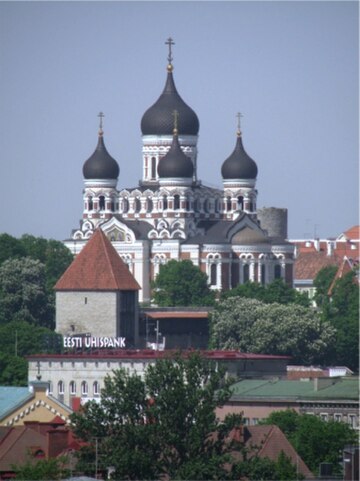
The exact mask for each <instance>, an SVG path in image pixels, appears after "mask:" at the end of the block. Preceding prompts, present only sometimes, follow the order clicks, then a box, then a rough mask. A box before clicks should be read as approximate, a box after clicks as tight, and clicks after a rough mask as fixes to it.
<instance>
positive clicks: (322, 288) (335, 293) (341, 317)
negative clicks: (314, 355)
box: [314, 266, 359, 371]
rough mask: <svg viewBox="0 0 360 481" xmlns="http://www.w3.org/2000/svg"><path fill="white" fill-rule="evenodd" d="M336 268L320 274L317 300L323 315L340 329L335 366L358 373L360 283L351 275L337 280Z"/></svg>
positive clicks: (338, 330) (316, 279) (333, 356)
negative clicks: (335, 278) (344, 367)
mask: <svg viewBox="0 0 360 481" xmlns="http://www.w3.org/2000/svg"><path fill="white" fill-rule="evenodd" d="M336 271H337V268H336V266H328V267H326V268H324V269H321V271H319V273H318V275H317V276H316V278H315V280H314V285H315V287H316V288H317V291H316V295H315V300H316V303H317V305H318V306H319V308H320V312H321V316H322V318H323V319H324V320H325V321H326V322H329V323H330V324H331V325H332V326H333V327H334V328H335V329H336V344H335V346H334V350H333V353H332V355H331V358H330V362H331V363H332V364H340V365H345V366H348V367H349V368H351V369H353V370H356V371H357V370H358V366H359V284H358V282H357V281H356V273H355V272H349V273H347V274H345V275H344V276H343V277H341V278H339V279H337V280H336V282H335V284H334V286H333V287H332V292H331V297H330V295H329V288H330V286H331V284H332V282H333V280H334V276H335V274H336Z"/></svg>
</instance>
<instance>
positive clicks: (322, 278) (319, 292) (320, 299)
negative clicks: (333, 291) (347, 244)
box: [313, 265, 338, 308]
mask: <svg viewBox="0 0 360 481" xmlns="http://www.w3.org/2000/svg"><path fill="white" fill-rule="evenodd" d="M337 269H338V268H337V266H335V265H334V266H333V265H331V266H326V267H323V268H322V269H320V270H319V272H318V273H317V274H316V277H315V279H314V282H313V285H314V287H315V288H316V292H315V295H314V301H315V302H316V305H317V306H318V307H320V308H323V307H324V306H326V305H327V304H328V303H329V296H328V292H329V289H330V286H331V283H332V281H333V280H334V277H335V274H336V272H337Z"/></svg>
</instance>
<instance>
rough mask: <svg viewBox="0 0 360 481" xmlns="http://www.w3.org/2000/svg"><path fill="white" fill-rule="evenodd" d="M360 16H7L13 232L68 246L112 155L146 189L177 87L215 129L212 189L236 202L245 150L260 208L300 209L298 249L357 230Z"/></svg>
mask: <svg viewBox="0 0 360 481" xmlns="http://www.w3.org/2000/svg"><path fill="white" fill-rule="evenodd" d="M358 29H359V19H358V3H357V2H351V1H339V2H336V1H320V2H292V1H287V2H285V1H281V2H270V1H269V2H268V1H265V2H253V1H252V2H246V1H232V2H225V1H221V2H215V1H214V2H190V1H189V2H185V1H182V2H153V1H146V2H134V1H132V2H121V1H119V2H0V72H1V73H0V112H1V114H0V131H1V135H0V152H1V159H0V192H1V199H2V208H1V209H0V232H7V233H9V234H11V235H14V236H16V237H18V236H21V235H22V234H24V233H29V234H33V235H35V236H43V237H46V238H54V239H58V240H62V239H65V238H68V237H69V236H70V233H71V230H72V229H74V228H77V227H78V226H79V219H80V217H81V215H82V202H83V201H82V189H83V177H82V166H83V163H84V161H85V160H86V159H87V158H88V157H89V156H90V155H91V154H92V152H93V151H94V149H95V146H96V143H97V131H98V120H99V119H98V117H97V114H98V112H99V111H101V110H102V111H103V112H104V113H105V118H104V132H105V134H104V135H105V143H106V146H107V148H108V150H109V152H110V154H111V155H112V156H113V157H114V158H115V159H116V160H117V161H118V163H119V165H120V178H119V182H118V187H133V186H135V185H137V183H138V180H139V179H140V178H141V176H142V155H141V131H140V121H141V117H142V115H143V113H144V112H145V110H146V109H147V108H148V107H150V105H152V104H153V103H154V102H155V101H156V100H157V98H158V96H159V95H160V93H161V91H162V89H163V87H164V83H165V78H166V64H167V60H166V59H167V53H168V52H167V47H166V45H165V41H166V39H167V38H168V37H169V36H171V37H173V39H174V41H175V46H174V47H173V57H174V60H173V64H174V78H175V83H176V86H177V89H178V91H179V93H180V95H181V96H182V98H183V99H184V101H185V102H186V103H187V104H188V105H190V106H191V107H192V108H193V109H194V110H195V112H196V113H197V115H198V117H199V120H200V136H199V142H198V148H199V154H198V175H199V178H200V179H201V180H202V181H203V183H205V184H209V185H212V186H221V185H222V179H221V173H220V169H221V164H222V162H223V161H224V160H225V159H226V158H227V157H228V156H229V155H230V154H231V152H232V150H233V148H234V146H235V133H236V117H235V116H236V113H237V112H238V111H240V112H242V114H243V118H242V131H243V142H244V146H245V149H246V151H247V153H248V154H249V155H250V156H251V157H252V158H253V159H254V160H255V161H256V162H257V165H258V170H259V173H258V180H257V189H258V207H264V206H266V207H286V208H288V217H289V238H293V239H294V238H303V237H312V236H314V235H316V236H320V237H336V236H338V235H339V234H340V233H341V232H343V231H344V230H346V229H348V228H349V227H351V226H353V225H355V224H357V223H358V219H359V212H358V205H359V202H358V187H359V186H358V183H359V171H358V165H359V164H358V160H359V151H358V147H359V145H358V137H359V112H358V110H359V98H358V95H359V78H358V73H359V65H358V58H359V51H358V50H359V37H358Z"/></svg>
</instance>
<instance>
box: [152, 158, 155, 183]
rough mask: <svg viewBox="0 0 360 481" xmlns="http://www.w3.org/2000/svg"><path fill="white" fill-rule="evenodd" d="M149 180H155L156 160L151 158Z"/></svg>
mask: <svg viewBox="0 0 360 481" xmlns="http://www.w3.org/2000/svg"><path fill="white" fill-rule="evenodd" d="M151 178H152V179H156V158H155V157H151Z"/></svg>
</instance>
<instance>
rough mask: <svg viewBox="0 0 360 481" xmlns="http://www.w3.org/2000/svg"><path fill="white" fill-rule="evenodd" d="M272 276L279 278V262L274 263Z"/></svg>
mask: <svg viewBox="0 0 360 481" xmlns="http://www.w3.org/2000/svg"><path fill="white" fill-rule="evenodd" d="M274 277H275V279H281V266H280V265H279V264H276V266H275V268H274Z"/></svg>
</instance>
